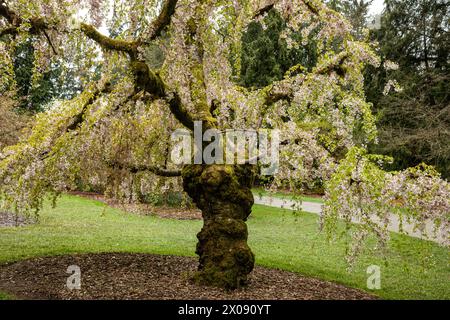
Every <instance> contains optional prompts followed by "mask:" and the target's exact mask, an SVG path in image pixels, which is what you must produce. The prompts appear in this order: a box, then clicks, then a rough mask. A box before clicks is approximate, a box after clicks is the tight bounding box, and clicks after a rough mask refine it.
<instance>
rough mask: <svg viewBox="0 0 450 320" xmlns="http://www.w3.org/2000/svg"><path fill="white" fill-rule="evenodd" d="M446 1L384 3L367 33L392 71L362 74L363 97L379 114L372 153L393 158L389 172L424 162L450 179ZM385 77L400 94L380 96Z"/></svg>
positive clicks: (396, 0) (449, 41)
mask: <svg viewBox="0 0 450 320" xmlns="http://www.w3.org/2000/svg"><path fill="white" fill-rule="evenodd" d="M449 6H450V4H449V2H448V1H445V0H420V1H417V0H401V1H400V0H387V1H386V9H385V12H384V14H383V16H382V20H381V28H380V29H379V30H376V31H374V32H373V37H374V39H375V40H377V41H378V42H379V43H380V51H381V56H382V57H383V59H384V60H391V61H395V62H397V63H398V64H399V68H398V70H394V71H389V72H388V73H386V71H380V70H374V69H369V70H368V72H366V79H367V81H366V82H367V85H366V87H367V88H366V92H367V95H368V99H369V101H371V102H373V103H374V105H375V108H376V109H377V110H378V112H379V117H380V121H379V130H380V143H379V145H378V146H373V149H374V150H375V151H378V152H383V153H385V154H389V155H393V156H394V158H395V159H396V161H395V163H394V164H393V166H392V169H401V168H404V167H407V166H410V165H417V164H419V163H421V162H426V163H429V164H433V165H435V166H436V167H437V168H438V169H439V170H440V171H441V173H442V174H443V175H444V176H445V177H450V144H449V141H450V96H449V93H450V75H449V52H450V36H449ZM389 78H394V79H396V80H397V81H398V82H399V84H400V85H401V86H402V87H403V91H402V92H397V93H391V94H390V95H387V96H384V95H383V94H382V92H383V90H384V86H385V83H386V82H387V81H388V79H389Z"/></svg>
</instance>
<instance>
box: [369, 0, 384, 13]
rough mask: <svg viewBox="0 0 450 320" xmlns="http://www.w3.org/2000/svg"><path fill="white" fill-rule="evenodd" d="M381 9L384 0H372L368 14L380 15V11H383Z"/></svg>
mask: <svg viewBox="0 0 450 320" xmlns="http://www.w3.org/2000/svg"><path fill="white" fill-rule="evenodd" d="M383 7H384V0H374V1H373V3H372V6H371V8H370V14H371V15H374V14H378V13H381V11H383Z"/></svg>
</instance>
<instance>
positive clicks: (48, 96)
mask: <svg viewBox="0 0 450 320" xmlns="http://www.w3.org/2000/svg"><path fill="white" fill-rule="evenodd" d="M33 68H34V48H33V46H32V44H31V42H28V41H27V42H24V43H22V44H20V45H19V46H18V47H17V49H16V52H15V57H14V73H15V79H16V83H17V91H18V96H19V97H18V98H19V100H20V104H19V108H20V109H23V110H26V111H31V112H39V111H42V107H43V106H44V105H45V104H46V103H48V102H49V101H51V100H52V99H53V98H54V97H56V96H57V95H58V92H59V91H60V90H59V88H58V87H59V83H58V75H59V68H56V67H55V68H51V70H50V71H48V72H45V73H44V74H43V75H42V78H41V79H40V80H39V81H38V83H37V84H35V85H33V83H32V74H33Z"/></svg>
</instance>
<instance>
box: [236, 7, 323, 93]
mask: <svg viewBox="0 0 450 320" xmlns="http://www.w3.org/2000/svg"><path fill="white" fill-rule="evenodd" d="M285 29H286V23H285V22H284V20H283V18H282V17H281V15H280V14H279V13H278V12H277V11H276V10H270V11H269V12H268V14H267V16H266V17H265V18H264V20H263V23H260V22H252V23H250V24H249V26H248V29H247V31H246V32H245V33H244V34H243V36H242V56H241V73H240V80H239V82H240V84H241V85H243V86H245V87H257V88H260V87H264V86H266V85H268V84H270V83H272V82H273V81H278V80H281V79H283V76H284V75H285V73H286V71H288V70H289V69H290V68H291V67H293V66H295V65H297V64H300V65H302V66H303V67H305V68H307V69H310V68H312V67H313V66H314V65H315V64H316V59H317V55H316V54H315V48H314V44H309V45H308V46H306V47H300V48H288V45H287V43H286V41H285V40H284V39H282V38H281V37H280V35H281V33H282V32H283V31H284V30H285ZM300 39H301V38H300V36H298V40H300Z"/></svg>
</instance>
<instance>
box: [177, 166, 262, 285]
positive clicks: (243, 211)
mask: <svg viewBox="0 0 450 320" xmlns="http://www.w3.org/2000/svg"><path fill="white" fill-rule="evenodd" d="M182 175H183V185H184V189H185V191H186V192H187V193H188V194H189V196H190V197H191V198H192V199H193V200H194V202H195V203H196V204H197V206H198V208H199V209H201V210H202V215H203V221H204V224H203V228H202V230H201V231H200V233H199V234H198V235H197V238H198V240H199V242H198V244H197V250H196V253H197V254H198V255H199V257H200V264H199V267H198V272H197V273H196V275H195V277H194V279H195V280H196V281H198V282H199V283H201V284H206V285H212V286H218V287H222V288H227V289H235V288H238V287H240V286H242V285H245V284H246V281H247V275H248V274H249V273H250V272H251V271H252V270H253V266H254V263H255V258H254V255H253V253H252V251H251V250H250V248H249V246H248V245H247V236H248V232H247V225H246V224H245V221H246V220H247V218H248V216H249V215H250V213H251V207H252V205H253V202H254V200H253V194H252V192H251V189H250V188H251V186H252V183H253V177H254V174H253V171H252V168H251V167H250V166H237V165H236V166H231V165H189V166H186V167H185V168H184V169H183V173H182Z"/></svg>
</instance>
